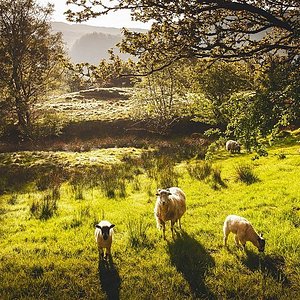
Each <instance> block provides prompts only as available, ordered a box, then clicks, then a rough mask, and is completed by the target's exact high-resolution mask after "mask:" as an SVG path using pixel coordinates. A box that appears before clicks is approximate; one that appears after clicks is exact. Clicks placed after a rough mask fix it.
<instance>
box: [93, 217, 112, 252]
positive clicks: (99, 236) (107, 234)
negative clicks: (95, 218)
mask: <svg viewBox="0 0 300 300" xmlns="http://www.w3.org/2000/svg"><path fill="white" fill-rule="evenodd" d="M114 227H115V225H114V224H111V223H110V222H108V221H101V222H100V223H99V224H97V225H96V229H95V238H96V243H97V245H98V250H99V255H100V256H101V258H103V257H104V250H103V248H106V253H105V258H108V257H109V256H110V255H111V254H110V249H111V244H112V236H113V228H114Z"/></svg>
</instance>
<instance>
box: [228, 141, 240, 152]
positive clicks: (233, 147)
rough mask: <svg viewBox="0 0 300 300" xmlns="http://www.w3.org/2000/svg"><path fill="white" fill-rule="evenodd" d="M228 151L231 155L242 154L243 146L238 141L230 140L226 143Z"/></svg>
mask: <svg viewBox="0 0 300 300" xmlns="http://www.w3.org/2000/svg"><path fill="white" fill-rule="evenodd" d="M225 147H226V150H227V151H230V152H231V153H240V151H241V146H240V144H239V143H238V142H237V141H234V140H229V141H227V142H226V146H225Z"/></svg>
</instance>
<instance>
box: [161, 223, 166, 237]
mask: <svg viewBox="0 0 300 300" xmlns="http://www.w3.org/2000/svg"><path fill="white" fill-rule="evenodd" d="M161 225H162V230H163V238H164V240H165V239H166V226H165V223H162V224H161Z"/></svg>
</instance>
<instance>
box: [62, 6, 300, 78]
mask: <svg viewBox="0 0 300 300" xmlns="http://www.w3.org/2000/svg"><path fill="white" fill-rule="evenodd" d="M67 3H68V4H72V5H76V6H77V9H78V7H79V8H82V10H81V11H79V12H72V11H71V10H68V11H67V12H66V13H67V15H68V18H69V20H73V21H79V22H80V21H84V20H87V19H90V18H93V17H97V16H101V15H105V14H107V13H108V12H111V11H112V12H113V11H117V10H126V9H127V10H128V9H129V10H130V11H131V16H132V19H133V20H138V21H143V22H146V21H153V23H152V26H151V29H150V30H149V31H148V32H147V33H137V32H131V31H129V30H126V29H124V39H123V41H122V42H121V43H120V48H121V50H122V51H123V52H127V53H130V54H132V55H135V56H138V57H139V65H138V67H139V71H140V72H141V73H146V74H147V73H151V72H154V71H156V70H159V69H162V68H164V67H166V66H169V65H170V64H172V63H173V62H174V61H178V60H180V59H182V58H207V57H210V58H214V59H220V58H223V59H230V60H237V59H241V58H243V59H244V58H249V57H253V56H255V57H261V56H263V55H264V54H265V53H273V54H274V53H277V52H280V53H281V54H282V55H283V54H285V55H286V57H287V58H288V59H293V58H295V57H296V56H297V55H299V45H300V17H299V11H300V6H299V1H298V0H282V1H277V0H235V1H231V0H230V1H229V0H192V1H186V0H176V1H171V0H170V1H162V0H143V1H141V0H125V1H123V0H122V1H121V0H116V1H98V0H97V1H96V0H94V1H87V0H68V1H67Z"/></svg>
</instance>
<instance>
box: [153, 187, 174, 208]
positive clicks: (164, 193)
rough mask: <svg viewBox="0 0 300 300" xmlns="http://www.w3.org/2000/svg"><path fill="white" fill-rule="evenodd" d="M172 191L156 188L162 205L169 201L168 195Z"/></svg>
mask: <svg viewBox="0 0 300 300" xmlns="http://www.w3.org/2000/svg"><path fill="white" fill-rule="evenodd" d="M170 195H172V193H171V192H170V191H169V190H160V189H158V190H157V193H156V196H157V197H159V198H160V202H161V204H162V205H166V204H167V203H168V201H169V196H170Z"/></svg>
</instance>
